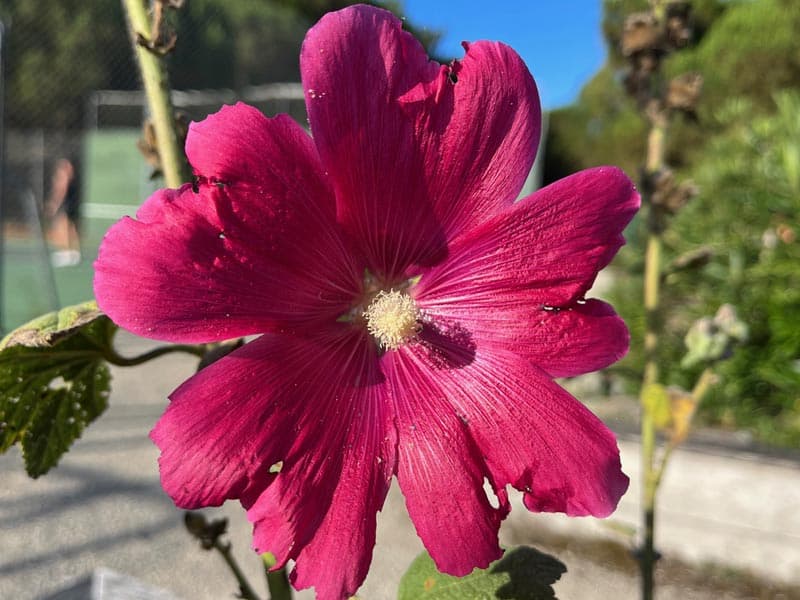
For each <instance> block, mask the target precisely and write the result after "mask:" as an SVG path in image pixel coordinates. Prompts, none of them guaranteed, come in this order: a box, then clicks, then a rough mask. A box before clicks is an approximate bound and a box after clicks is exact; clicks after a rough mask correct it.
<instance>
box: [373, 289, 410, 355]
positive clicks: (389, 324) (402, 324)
mask: <svg viewBox="0 0 800 600" xmlns="http://www.w3.org/2000/svg"><path fill="white" fill-rule="evenodd" d="M364 317H365V318H366V319H367V329H368V330H369V332H370V333H371V334H372V336H373V337H374V338H375V340H376V341H377V342H378V345H379V346H380V347H381V348H385V349H387V350H394V349H395V348H398V347H399V346H402V345H403V344H405V343H406V342H408V341H409V340H411V339H412V338H413V337H414V336H415V335H416V334H417V332H418V331H419V321H418V319H419V311H418V310H417V305H416V304H414V300H413V299H412V298H411V296H409V295H408V294H406V293H403V292H399V291H397V290H390V291H388V292H385V291H381V292H379V293H378V295H377V296H375V298H374V299H373V300H372V302H371V303H370V305H369V307H368V308H367V310H366V311H364Z"/></svg>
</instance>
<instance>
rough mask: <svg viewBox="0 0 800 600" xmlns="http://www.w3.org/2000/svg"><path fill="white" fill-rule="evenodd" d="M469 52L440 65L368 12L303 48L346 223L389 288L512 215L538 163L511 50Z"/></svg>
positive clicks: (529, 91) (313, 35) (392, 23)
mask: <svg viewBox="0 0 800 600" xmlns="http://www.w3.org/2000/svg"><path fill="white" fill-rule="evenodd" d="M466 48H467V49H466V54H465V56H464V58H463V59H461V60H458V61H455V62H454V64H453V65H451V66H442V65H439V64H437V63H435V62H433V61H431V60H429V59H428V57H427V56H426V54H425V51H424V49H423V47H422V46H421V45H420V44H419V42H417V41H416V40H415V39H414V38H413V37H412V36H411V35H410V34H409V33H407V32H404V31H403V30H402V24H401V21H400V20H399V19H397V18H396V17H395V16H393V15H392V14H391V13H389V12H388V11H385V10H382V9H378V8H374V7H367V6H358V7H352V8H348V9H344V10H342V11H338V12H335V13H330V14H328V15H326V16H325V17H323V18H322V20H321V21H320V22H319V23H318V24H317V25H316V26H315V27H314V28H312V29H311V31H309V33H308V36H307V37H306V39H305V42H304V43H303V49H302V52H301V57H300V64H301V73H302V80H303V87H304V89H305V91H306V105H307V107H308V115H309V122H310V124H311V129H312V132H313V134H314V140H315V142H316V145H317V147H318V148H319V151H320V156H321V158H322V161H323V163H324V164H325V166H326V168H327V170H328V172H329V173H330V174H331V179H332V182H333V185H334V188H335V190H336V198H337V210H338V215H339V218H340V222H341V223H342V225H343V227H344V228H345V230H346V231H348V233H350V234H351V237H352V238H353V240H354V241H355V243H356V244H357V245H358V247H359V250H360V251H361V253H362V254H363V255H364V256H365V258H366V260H367V262H368V266H369V267H370V268H371V269H372V270H373V271H374V272H380V273H384V272H385V271H388V273H385V274H386V275H387V277H388V278H391V277H392V276H395V275H397V274H399V273H402V272H403V271H405V269H406V267H408V266H409V265H411V264H415V263H419V264H431V262H434V261H435V260H438V259H440V258H441V257H442V256H443V255H444V253H445V252H446V243H447V241H448V240H450V239H452V238H453V237H454V236H455V235H456V234H457V233H458V232H460V231H462V230H464V229H466V228H469V227H471V226H473V225H474V224H476V223H478V222H480V221H482V220H485V219H486V217H487V216H488V215H490V214H492V213H493V212H495V211H496V210H497V209H498V208H501V207H505V206H508V205H510V204H511V202H512V201H513V200H514V199H515V198H516V196H517V195H518V193H519V191H520V189H521V188H522V185H523V183H524V181H525V178H526V176H527V174H528V172H529V170H530V167H531V164H532V163H533V159H534V156H535V154H536V147H537V145H538V143H539V133H540V108H539V98H538V93H537V90H536V86H535V84H534V82H533V78H532V77H531V75H530V73H529V72H528V70H527V68H526V67H525V65H524V63H523V62H522V60H521V59H520V58H519V56H518V55H517V54H516V53H515V52H514V51H513V50H511V49H510V48H508V47H507V46H505V45H503V44H499V43H494V42H477V43H475V44H471V45H466ZM456 79H457V83H455V84H454V83H453V82H454V81H455V80H456ZM476 115H480V117H479V118H476Z"/></svg>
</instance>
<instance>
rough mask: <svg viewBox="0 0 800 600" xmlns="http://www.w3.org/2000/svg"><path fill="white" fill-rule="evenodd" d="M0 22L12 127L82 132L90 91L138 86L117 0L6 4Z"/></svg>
mask: <svg viewBox="0 0 800 600" xmlns="http://www.w3.org/2000/svg"><path fill="white" fill-rule="evenodd" d="M0 19H2V20H3V22H4V23H5V25H6V36H5V40H4V42H5V43H4V46H5V47H4V53H5V56H4V59H5V60H4V62H5V68H6V75H5V85H6V99H7V102H6V118H7V119H8V121H7V122H8V123H11V124H12V125H14V126H16V127H55V128H76V127H80V126H82V125H83V121H82V111H83V107H84V105H85V103H86V99H87V94H88V92H90V91H91V90H94V89H98V88H116V89H133V88H135V87H136V85H137V77H136V70H135V66H134V62H133V58H132V53H131V51H130V44H129V42H128V38H127V37H126V34H125V27H124V19H123V14H122V6H121V3H120V2H85V1H84V0H64V1H59V2H50V1H49V0H4V1H3V2H2V4H0ZM54 96H55V97H57V98H58V102H53V98H54Z"/></svg>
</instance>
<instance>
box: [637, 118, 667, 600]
mask: <svg viewBox="0 0 800 600" xmlns="http://www.w3.org/2000/svg"><path fill="white" fill-rule="evenodd" d="M665 138H666V123H665V122H664V121H663V120H662V119H656V120H655V122H654V123H653V125H652V128H651V130H650V135H649V136H648V140H647V164H646V175H645V176H646V177H649V176H652V175H653V174H654V173H657V172H658V171H659V170H660V169H661V168H663V166H664V154H665V152H664V145H665ZM645 200H649V198H645ZM647 217H648V218H647V229H648V237H647V249H646V251H645V262H644V310H645V337H644V353H645V366H644V378H643V381H642V396H641V404H642V438H641V439H642V510H643V515H642V517H643V525H644V534H643V539H642V548H641V551H640V555H639V565H640V568H641V574H642V600H652V599H653V589H654V580H653V572H654V569H655V562H656V559H657V556H656V553H655V548H654V540H655V511H656V494H657V492H658V484H659V481H660V475H659V473H658V471H656V469H655V451H656V425H655V421H654V419H653V416H652V414H651V411H649V410H647V409H646V408H645V405H644V391H645V390H646V389H648V386H649V385H651V384H654V383H657V382H658V378H659V372H658V371H659V369H658V338H659V332H660V329H661V298H660V292H661V270H662V266H661V261H662V256H661V254H662V253H661V246H662V239H661V232H662V229H663V223H662V220H663V215H661V214H660V211H659V209H658V208H657V207H656V206H654V205H653V204H652V202H649V214H648V216H647Z"/></svg>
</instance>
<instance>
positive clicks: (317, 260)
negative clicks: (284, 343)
mask: <svg viewBox="0 0 800 600" xmlns="http://www.w3.org/2000/svg"><path fill="white" fill-rule="evenodd" d="M253 110H254V109H248V108H246V107H241V106H240V107H238V108H237V107H234V108H228V109H227V110H224V111H222V112H221V113H219V114H218V115H214V116H212V117H209V119H208V120H207V121H210V122H211V124H206V123H207V121H204V122H203V123H200V124H196V125H195V129H193V131H195V134H196V135H194V138H197V135H199V133H200V132H202V133H204V134H207V137H211V138H214V139H218V140H220V141H221V143H223V142H222V140H223V138H226V133H225V127H229V128H231V129H232V132H229V133H233V131H236V132H238V129H236V128H235V127H234V126H233V125H232V124H231V122H233V123H236V119H233V118H232V117H234V116H235V115H236V114H240V113H241V112H244V113H246V114H247V115H251V112H252V111H253ZM220 115H222V116H220ZM251 121H253V122H252V123H251ZM246 123H248V124H250V125H251V126H252V127H260V128H261V129H256V130H254V131H252V132H251V135H254V136H255V135H257V136H258V142H259V143H264V144H266V148H265V150H269V151H270V152H272V154H270V157H271V158H270V159H269V161H267V159H264V164H263V165H261V167H260V168H262V169H267V170H264V171H263V172H261V174H259V175H256V174H254V175H253V177H254V178H257V182H253V181H239V180H233V179H231V176H232V173H233V172H232V171H230V170H226V168H227V167H226V164H225V163H224V162H219V161H218V162H219V164H217V163H212V162H211V161H210V158H209V156H213V155H212V154H209V156H204V155H202V153H201V156H203V158H204V160H205V162H201V164H202V165H203V166H205V167H208V168H212V167H214V168H215V169H216V170H214V171H209V173H211V174H212V175H209V177H210V178H211V179H214V181H212V180H211V179H209V180H202V181H201V182H200V183H199V186H198V189H197V192H195V191H193V190H192V188H191V186H188V185H187V186H184V187H182V188H181V189H180V190H161V191H159V192H156V193H155V194H154V195H153V196H152V197H151V198H150V199H149V200H147V202H145V204H144V205H143V206H142V207H141V208H140V210H139V212H138V213H137V218H138V220H133V219H130V218H125V219H123V220H122V221H120V222H118V223H117V224H115V225H114V226H113V227H112V228H111V229H110V230H109V232H108V233H107V234H106V237H105V239H104V240H103V244H102V245H101V247H100V252H99V257H98V260H97V262H96V263H95V295H96V296H97V300H98V304H99V305H100V308H101V309H102V310H103V311H104V312H106V313H107V314H108V315H109V316H110V317H111V318H112V319H113V320H114V321H115V322H116V323H117V324H118V325H120V326H122V327H124V328H126V329H128V330H130V331H133V332H134V333H138V334H140V335H144V336H147V337H155V338H161V339H165V340H170V341H187V342H207V341H214V340H222V339H227V338H232V337H236V336H241V335H248V334H252V333H261V332H264V331H269V330H271V329H273V328H275V326H276V325H282V326H287V325H288V326H292V327H296V326H301V327H303V326H307V325H308V324H314V323H318V322H320V321H321V320H333V319H335V318H336V317H337V316H338V315H340V314H342V313H344V312H346V311H347V310H348V309H349V308H350V304H351V302H352V299H353V297H354V296H355V294H356V293H357V291H358V289H359V288H360V278H361V271H360V267H356V266H355V264H354V263H353V261H352V259H351V258H350V255H349V252H348V251H347V250H346V249H345V247H344V245H343V242H342V240H341V239H340V236H339V233H338V231H337V229H336V226H335V215H334V212H333V200H332V193H331V191H330V189H329V188H328V187H327V183H326V182H325V178H324V175H323V174H322V171H321V167H320V166H319V163H318V159H316V154H315V150H314V147H313V145H312V144H311V142H310V140H309V138H308V136H307V135H306V134H305V133H304V132H303V131H302V129H300V127H299V126H298V125H296V124H293V123H292V122H291V120H290V119H288V117H287V118H285V119H273V120H269V119H266V118H264V117H261V118H260V119H258V118H251V119H249V120H246ZM212 133H213V134H214V135H212ZM238 133H241V132H238ZM215 136H216V137H215ZM194 138H193V137H192V135H190V142H191V140H192V139H194ZM227 143H228V142H227V141H225V142H224V143H223V145H224V144H227ZM209 144H210V142H209ZM189 146H190V147H191V146H192V144H189ZM245 146H246V144H245ZM246 147H247V146H246ZM209 152H210V151H209ZM242 152H245V151H244V150H243V151H242ZM245 154H246V152H245ZM242 160H244V158H242ZM216 167H218V168H216ZM254 168H255V167H254ZM217 179H221V180H225V183H222V182H221V181H219V180H217Z"/></svg>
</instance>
